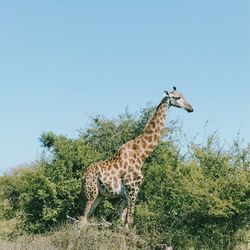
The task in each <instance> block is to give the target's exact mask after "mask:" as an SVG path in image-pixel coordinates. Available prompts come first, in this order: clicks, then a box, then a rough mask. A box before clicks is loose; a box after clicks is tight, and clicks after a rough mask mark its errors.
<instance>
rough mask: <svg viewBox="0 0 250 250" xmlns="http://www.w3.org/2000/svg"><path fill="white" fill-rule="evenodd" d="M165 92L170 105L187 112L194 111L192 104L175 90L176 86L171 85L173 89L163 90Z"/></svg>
mask: <svg viewBox="0 0 250 250" xmlns="http://www.w3.org/2000/svg"><path fill="white" fill-rule="evenodd" d="M165 94H166V97H168V98H169V105H170V106H173V107H176V108H181V109H185V110H186V111H187V112H193V111H194V110H193V108H192V106H191V105H190V104H189V103H188V102H187V101H186V99H185V98H184V96H183V95H182V94H181V93H178V92H177V91H176V87H173V91H171V92H168V91H165Z"/></svg>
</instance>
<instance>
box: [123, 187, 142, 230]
mask: <svg viewBox="0 0 250 250" xmlns="http://www.w3.org/2000/svg"><path fill="white" fill-rule="evenodd" d="M138 191H139V188H133V189H131V190H130V191H129V192H128V194H127V201H128V207H127V216H126V224H125V227H126V228H127V229H129V228H131V227H132V226H133V223H134V210H135V201H136V197H137V193H138Z"/></svg>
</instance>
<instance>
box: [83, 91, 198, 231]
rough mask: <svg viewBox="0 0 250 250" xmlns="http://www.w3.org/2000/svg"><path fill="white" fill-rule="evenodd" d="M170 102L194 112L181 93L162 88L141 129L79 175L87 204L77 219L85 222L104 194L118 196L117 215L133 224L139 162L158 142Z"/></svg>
mask: <svg viewBox="0 0 250 250" xmlns="http://www.w3.org/2000/svg"><path fill="white" fill-rule="evenodd" d="M171 106H173V107H177V108H181V109H184V110H186V111H187V112H193V108H192V106H191V105H190V104H189V103H188V102H187V101H186V100H185V98H184V96H183V95H182V94H181V93H178V92H177V91H176V87H173V91H171V92H168V91H164V97H163V98H162V100H161V102H160V103H159V105H158V106H157V107H156V109H155V110H154V112H153V114H152V116H151V117H150V119H149V120H148V122H147V124H146V126H145V127H144V130H143V133H142V134H140V135H139V136H137V137H136V138H135V139H133V140H131V141H128V142H127V143H125V144H123V145H122V146H121V147H120V148H119V150H118V151H117V152H116V153H115V155H114V156H113V157H112V158H111V159H109V160H105V161H102V162H98V163H94V164H92V165H90V166H89V167H88V168H87V170H86V172H85V175H84V177H83V178H82V187H83V190H84V195H85V198H86V206H85V210H84V213H83V215H82V216H80V220H81V221H82V223H83V224H86V223H87V220H88V218H89V217H90V216H91V215H92V214H93V212H94V210H95V208H96V207H97V206H98V204H99V203H100V202H101V200H102V199H103V198H108V197H109V198H112V197H117V196H121V197H123V199H122V200H123V201H122V202H121V209H120V218H121V220H122V221H123V222H124V224H125V227H126V228H130V227H131V226H132V225H133V214H134V209H135V201H136V197H137V194H138V192H139V188H140V186H141V183H142V181H143V175H142V165H143V163H144V162H145V160H146V159H147V158H148V157H149V156H150V154H151V153H152V152H153V150H154V149H155V148H156V146H157V145H158V143H159V141H160V138H161V135H162V131H163V128H164V121H165V119H166V117H167V112H168V109H169V108H170V107H171Z"/></svg>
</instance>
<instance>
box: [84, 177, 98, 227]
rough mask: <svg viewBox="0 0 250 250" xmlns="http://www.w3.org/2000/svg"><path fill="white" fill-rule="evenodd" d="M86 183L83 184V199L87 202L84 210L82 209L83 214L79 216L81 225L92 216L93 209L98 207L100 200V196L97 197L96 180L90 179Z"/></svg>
mask: <svg viewBox="0 0 250 250" xmlns="http://www.w3.org/2000/svg"><path fill="white" fill-rule="evenodd" d="M85 181H86V180H85ZM88 181H89V182H85V183H83V184H84V187H85V189H84V193H85V197H86V201H87V202H86V206H85V209H84V213H83V215H82V216H80V220H81V221H82V222H83V223H87V221H88V218H89V217H90V216H91V215H92V214H93V212H94V210H95V208H96V207H97V206H98V205H99V203H100V202H101V200H102V196H101V195H99V189H98V185H97V180H96V179H94V178H91V179H90V180H88ZM88 184H89V185H88ZM90 184H91V185H90Z"/></svg>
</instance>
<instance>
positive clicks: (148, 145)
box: [141, 98, 169, 162]
mask: <svg viewBox="0 0 250 250" xmlns="http://www.w3.org/2000/svg"><path fill="white" fill-rule="evenodd" d="M168 109H169V99H168V98H163V99H162V101H161V102H160V104H159V105H158V106H157V108H156V110H155V111H154V112H153V114H152V116H151V118H150V119H149V121H148V123H147V124H146V126H145V128H144V130H143V134H142V135H141V137H142V140H141V142H142V144H143V145H142V148H143V151H144V152H143V154H142V159H141V160H142V162H144V161H145V159H147V158H148V157H149V155H150V154H151V153H152V152H153V150H154V149H155V147H156V146H157V145H158V144H159V141H160V138H161V135H162V132H163V128H164V122H165V120H166V117H167V112H168Z"/></svg>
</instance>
